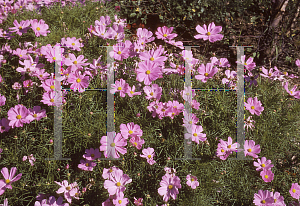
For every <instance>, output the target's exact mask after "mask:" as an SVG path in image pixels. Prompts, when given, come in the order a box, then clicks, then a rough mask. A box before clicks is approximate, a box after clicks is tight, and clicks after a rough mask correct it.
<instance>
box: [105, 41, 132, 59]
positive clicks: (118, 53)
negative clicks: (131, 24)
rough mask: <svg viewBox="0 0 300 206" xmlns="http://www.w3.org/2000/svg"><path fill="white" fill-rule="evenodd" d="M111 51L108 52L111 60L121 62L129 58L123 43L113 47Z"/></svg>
mask: <svg viewBox="0 0 300 206" xmlns="http://www.w3.org/2000/svg"><path fill="white" fill-rule="evenodd" d="M113 49H114V50H113V51H111V52H109V55H110V57H111V58H114V59H116V60H119V61H123V60H124V59H127V58H128V57H129V49H128V48H127V47H126V46H125V44H124V43H123V42H120V43H118V44H116V45H115V46H113Z"/></svg>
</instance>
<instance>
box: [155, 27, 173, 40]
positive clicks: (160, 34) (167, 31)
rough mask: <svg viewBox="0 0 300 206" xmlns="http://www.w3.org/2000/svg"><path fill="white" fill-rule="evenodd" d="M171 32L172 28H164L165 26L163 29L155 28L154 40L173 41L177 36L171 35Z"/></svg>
mask: <svg viewBox="0 0 300 206" xmlns="http://www.w3.org/2000/svg"><path fill="white" fill-rule="evenodd" d="M172 31H173V27H170V28H168V27H166V26H163V27H158V28H157V32H155V34H156V36H157V37H156V38H157V39H161V40H166V39H168V40H172V39H174V38H175V37H177V34H175V33H173V34H171V33H172Z"/></svg>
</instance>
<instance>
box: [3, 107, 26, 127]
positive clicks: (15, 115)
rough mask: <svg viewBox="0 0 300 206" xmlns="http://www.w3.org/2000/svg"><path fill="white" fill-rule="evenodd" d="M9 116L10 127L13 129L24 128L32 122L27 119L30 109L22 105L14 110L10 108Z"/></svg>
mask: <svg viewBox="0 0 300 206" xmlns="http://www.w3.org/2000/svg"><path fill="white" fill-rule="evenodd" d="M7 115H8V119H9V120H10V122H9V126H11V127H12V128H15V127H23V124H24V123H25V124H26V123H29V122H30V120H29V119H27V116H28V115H29V111H28V109H27V108H26V107H25V106H23V105H20V104H18V105H16V106H15V107H14V108H10V109H9V111H8V112H7Z"/></svg>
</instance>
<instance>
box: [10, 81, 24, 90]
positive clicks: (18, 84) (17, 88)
mask: <svg viewBox="0 0 300 206" xmlns="http://www.w3.org/2000/svg"><path fill="white" fill-rule="evenodd" d="M12 88H13V89H15V90H19V89H21V88H22V85H21V84H20V83H19V82H15V83H14V84H13V85H12Z"/></svg>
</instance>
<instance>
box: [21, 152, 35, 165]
mask: <svg viewBox="0 0 300 206" xmlns="http://www.w3.org/2000/svg"><path fill="white" fill-rule="evenodd" d="M27 159H28V160H29V163H30V164H31V166H33V165H34V164H33V162H35V160H36V159H35V158H34V157H33V154H31V155H29V156H24V157H23V162H24V161H26V160H27Z"/></svg>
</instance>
